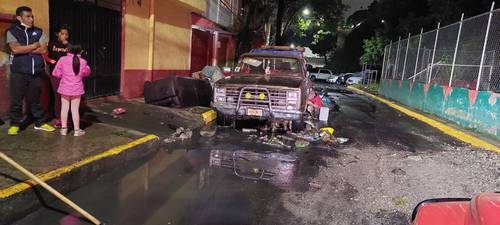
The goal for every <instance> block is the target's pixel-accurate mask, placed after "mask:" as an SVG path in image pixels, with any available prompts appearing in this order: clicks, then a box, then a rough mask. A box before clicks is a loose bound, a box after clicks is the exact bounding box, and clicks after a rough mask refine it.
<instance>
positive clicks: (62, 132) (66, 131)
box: [61, 127, 68, 136]
mask: <svg viewBox="0 0 500 225" xmlns="http://www.w3.org/2000/svg"><path fill="white" fill-rule="evenodd" d="M66 134H68V128H67V127H66V128H61V135H62V136H66Z"/></svg>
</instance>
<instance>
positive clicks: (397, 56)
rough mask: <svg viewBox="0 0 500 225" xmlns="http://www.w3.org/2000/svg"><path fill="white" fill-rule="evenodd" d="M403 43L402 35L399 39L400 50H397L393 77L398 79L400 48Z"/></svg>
mask: <svg viewBox="0 0 500 225" xmlns="http://www.w3.org/2000/svg"><path fill="white" fill-rule="evenodd" d="M400 45H401V36H399V39H398V50H397V51H396V60H394V72H393V73H392V79H393V80H394V79H396V70H397V69H398V59H399V48H400Z"/></svg>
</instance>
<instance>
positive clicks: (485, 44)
mask: <svg viewBox="0 0 500 225" xmlns="http://www.w3.org/2000/svg"><path fill="white" fill-rule="evenodd" d="M494 8H495V2H492V3H491V9H490V16H489V18H488V27H486V35H485V36H484V45H483V53H482V55H481V64H480V66H479V74H478V75H477V84H476V91H478V90H479V84H480V82H481V75H482V74H483V65H484V53H485V52H486V47H487V46H488V35H489V34H490V27H491V18H492V17H493V9H494Z"/></svg>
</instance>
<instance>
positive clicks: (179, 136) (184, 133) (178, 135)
mask: <svg viewBox="0 0 500 225" xmlns="http://www.w3.org/2000/svg"><path fill="white" fill-rule="evenodd" d="M192 136H193V131H192V130H191V129H189V128H184V127H179V128H177V129H176V130H175V133H173V134H172V135H170V137H168V138H165V139H164V140H163V142H165V143H167V144H171V143H175V142H178V141H180V142H184V141H186V140H189V139H191V137H192Z"/></svg>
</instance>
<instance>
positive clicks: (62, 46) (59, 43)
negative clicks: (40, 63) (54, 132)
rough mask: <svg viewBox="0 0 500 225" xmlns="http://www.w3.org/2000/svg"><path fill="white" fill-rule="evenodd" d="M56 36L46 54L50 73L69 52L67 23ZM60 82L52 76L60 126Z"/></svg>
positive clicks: (55, 120) (55, 123)
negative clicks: (58, 91)
mask: <svg viewBox="0 0 500 225" xmlns="http://www.w3.org/2000/svg"><path fill="white" fill-rule="evenodd" d="M56 37H57V40H56V41H51V42H50V43H49V47H48V54H46V55H45V56H46V57H45V61H46V62H47V64H48V65H49V71H50V74H52V71H54V68H55V66H56V63H57V61H59V59H60V58H61V57H63V56H66V54H67V53H68V44H69V28H68V27H67V26H66V25H62V26H60V27H59V28H58V29H57V31H56ZM59 82H60V79H59V78H57V77H54V76H50V83H51V84H52V91H53V93H54V99H53V106H54V117H55V118H54V125H55V126H56V127H58V128H60V127H61V96H60V95H59V93H57V89H58V88H59Z"/></svg>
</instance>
